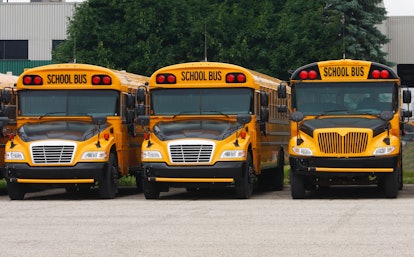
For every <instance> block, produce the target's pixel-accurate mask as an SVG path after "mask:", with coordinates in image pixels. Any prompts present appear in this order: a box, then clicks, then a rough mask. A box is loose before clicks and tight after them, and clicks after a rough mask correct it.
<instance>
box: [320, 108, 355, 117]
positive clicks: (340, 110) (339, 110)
mask: <svg viewBox="0 0 414 257" xmlns="http://www.w3.org/2000/svg"><path fill="white" fill-rule="evenodd" d="M333 112H348V110H347V109H336V110H327V111H324V112H323V113H321V114H318V115H316V117H315V119H317V118H319V117H321V116H325V115H328V114H331V113H333ZM345 114H346V113H345Z"/></svg>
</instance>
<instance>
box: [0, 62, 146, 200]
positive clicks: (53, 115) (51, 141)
mask: <svg viewBox="0 0 414 257" xmlns="http://www.w3.org/2000/svg"><path fill="white" fill-rule="evenodd" d="M17 88H18V93H17V95H18V96H17V129H16V130H15V131H13V132H12V133H10V135H9V138H10V140H9V141H8V142H7V144H6V149H5V170H4V176H5V178H6V181H7V190H8V194H9V197H10V199H12V200H20V199H23V198H24V196H25V194H26V192H28V191H29V190H30V188H31V187H36V188H40V189H45V188H49V187H56V186H57V187H65V188H66V189H67V190H68V191H78V190H82V191H83V190H86V189H90V188H91V187H94V186H95V185H97V186H98V188H99V195H100V197H101V198H105V199H108V198H113V197H114V196H115V194H116V192H117V183H118V178H119V177H121V176H123V175H127V174H128V169H125V167H124V166H125V164H128V163H130V161H128V159H126V158H127V156H128V154H129V153H128V150H129V149H128V147H129V146H128V144H129V143H132V142H128V141H129V140H136V141H138V140H139V139H138V138H134V137H132V136H130V134H131V133H129V132H128V127H133V126H131V124H129V123H128V121H127V120H128V118H127V117H126V116H127V115H126V113H127V110H126V106H127V105H128V104H127V103H126V99H127V98H128V97H127V96H128V94H129V93H128V90H127V89H126V88H125V87H124V86H122V85H121V83H120V81H119V77H118V76H116V74H115V73H114V72H112V71H111V70H109V69H105V68H101V67H98V66H92V65H82V64H67V65H66V64H60V65H50V66H44V67H39V68H34V69H30V70H28V71H26V72H25V73H23V74H22V75H21V77H20V78H19V82H18V83H17ZM129 98H131V97H129ZM124 107H125V108H124ZM130 107H131V106H130ZM129 119H131V118H129ZM130 122H131V121H130ZM139 147H140V145H139ZM137 149H139V148H138V145H137ZM137 153H139V151H137ZM135 159H138V158H135ZM136 165H137V166H138V164H136Z"/></svg>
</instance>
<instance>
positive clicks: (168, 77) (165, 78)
mask: <svg viewBox="0 0 414 257" xmlns="http://www.w3.org/2000/svg"><path fill="white" fill-rule="evenodd" d="M155 80H156V81H157V84H175V83H177V78H176V77H175V75H174V74H169V73H168V74H157V76H156V78H155Z"/></svg>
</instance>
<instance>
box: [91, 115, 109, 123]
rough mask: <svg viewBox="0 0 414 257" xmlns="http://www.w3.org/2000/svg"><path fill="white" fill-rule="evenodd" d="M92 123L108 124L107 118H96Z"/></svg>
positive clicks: (93, 118)
mask: <svg viewBox="0 0 414 257" xmlns="http://www.w3.org/2000/svg"><path fill="white" fill-rule="evenodd" d="M92 123H93V124H95V125H103V124H106V116H94V117H92Z"/></svg>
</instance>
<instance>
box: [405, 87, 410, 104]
mask: <svg viewBox="0 0 414 257" xmlns="http://www.w3.org/2000/svg"><path fill="white" fill-rule="evenodd" d="M403 103H405V104H409V103H411V91H410V90H404V91H403Z"/></svg>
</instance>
